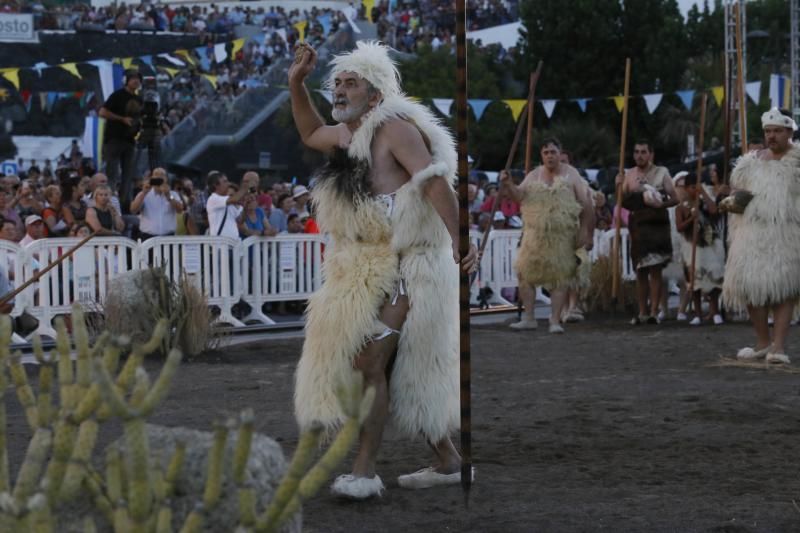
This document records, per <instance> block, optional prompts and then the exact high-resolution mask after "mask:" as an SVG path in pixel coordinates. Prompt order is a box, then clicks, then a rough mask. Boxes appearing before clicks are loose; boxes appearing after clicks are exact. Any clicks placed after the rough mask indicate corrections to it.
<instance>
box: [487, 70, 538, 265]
mask: <svg viewBox="0 0 800 533" xmlns="http://www.w3.org/2000/svg"><path fill="white" fill-rule="evenodd" d="M543 64H544V63H543V62H542V61H539V65H537V67H536V71H534V72H533V73H532V74H531V76H530V82H529V87H528V103H527V105H526V106H525V109H523V110H522V114H521V115H520V117H519V121H518V122H517V131H516V132H514V141H513V142H512V143H511V150H510V151H509V152H508V158H507V159H506V166H505V167H504V169H505V171H506V172H510V171H511V165H513V164H514V156H515V155H516V153H517V146H518V145H519V140H520V138H521V137H522V127H523V125H524V124H525V122H526V121H525V119H526V117H527V124H528V141H527V143H528V145H530V144H531V140H530V139H531V138H532V137H533V136H532V135H531V133H532V128H533V113H531V112H530V111H529V110H531V109H533V103H534V94H535V93H536V84H537V83H538V82H539V75H540V74H541V73H542V65H543ZM528 152H529V150H527V149H526V151H525V174H526V175H527V173H528V172H530V154H529V153H528ZM499 206H500V189H499V188H498V190H497V196H495V197H494V202H492V212H491V215H490V217H489V224H488V225H487V226H486V229H484V230H483V238H482V239H481V246H480V250H479V253H478V257H483V251H484V250H485V249H486V243H487V242H489V232H490V231H491V230H492V221H493V220H494V214H495V213H496V212H497V208H498V207H499Z"/></svg>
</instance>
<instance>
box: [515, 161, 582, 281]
mask: <svg viewBox="0 0 800 533" xmlns="http://www.w3.org/2000/svg"><path fill="white" fill-rule="evenodd" d="M521 187H522V189H523V191H524V198H523V200H522V221H523V223H524V226H523V232H522V242H521V244H520V249H519V255H518V256H517V261H516V264H515V268H516V270H517V273H518V275H519V278H520V280H522V281H524V282H525V283H527V284H529V285H531V286H543V287H547V288H550V289H558V288H563V287H567V286H568V285H569V284H570V283H571V282H574V281H575V278H576V274H577V272H576V269H577V266H578V258H577V257H576V256H575V248H576V241H577V236H578V228H579V225H580V224H579V221H578V217H579V215H580V213H581V205H580V204H579V203H578V201H577V200H576V199H575V192H574V191H573V189H572V186H571V185H570V184H569V182H567V180H566V179H564V178H563V177H561V176H559V177H557V178H556V179H555V181H554V182H553V185H550V186H548V185H547V184H545V183H542V182H541V181H530V182H529V183H528V184H525V183H523V184H522V186H521Z"/></svg>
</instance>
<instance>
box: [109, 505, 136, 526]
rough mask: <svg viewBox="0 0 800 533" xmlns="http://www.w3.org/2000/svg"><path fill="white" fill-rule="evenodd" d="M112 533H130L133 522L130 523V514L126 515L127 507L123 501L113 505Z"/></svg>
mask: <svg viewBox="0 0 800 533" xmlns="http://www.w3.org/2000/svg"><path fill="white" fill-rule="evenodd" d="M113 524H114V533H132V532H133V524H131V519H130V516H129V515H128V508H127V506H126V505H125V503H124V502H119V503H117V505H116V506H115V507H114V522H113Z"/></svg>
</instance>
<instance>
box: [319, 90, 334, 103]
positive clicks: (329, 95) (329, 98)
mask: <svg viewBox="0 0 800 533" xmlns="http://www.w3.org/2000/svg"><path fill="white" fill-rule="evenodd" d="M317 92H318V93H319V94H321V95H322V97H323V98H324V99H325V100H327V101H328V103H329V104H332V103H333V93H332V92H331V91H326V90H324V89H317Z"/></svg>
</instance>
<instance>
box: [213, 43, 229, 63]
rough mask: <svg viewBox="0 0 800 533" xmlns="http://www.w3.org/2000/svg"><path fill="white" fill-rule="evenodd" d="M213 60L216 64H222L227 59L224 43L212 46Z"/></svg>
mask: <svg viewBox="0 0 800 533" xmlns="http://www.w3.org/2000/svg"><path fill="white" fill-rule="evenodd" d="M214 59H215V60H216V62H217V63H222V62H223V61H225V60H226V59H228V52H227V51H226V50H225V43H219V44H215V45H214Z"/></svg>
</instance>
